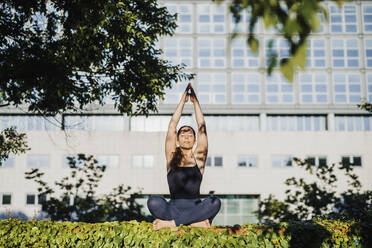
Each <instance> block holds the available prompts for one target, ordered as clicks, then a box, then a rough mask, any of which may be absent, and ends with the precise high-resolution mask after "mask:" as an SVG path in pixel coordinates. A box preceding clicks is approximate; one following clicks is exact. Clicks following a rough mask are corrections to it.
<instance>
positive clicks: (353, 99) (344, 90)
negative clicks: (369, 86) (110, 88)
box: [333, 73, 361, 103]
mask: <svg viewBox="0 0 372 248" xmlns="http://www.w3.org/2000/svg"><path fill="white" fill-rule="evenodd" d="M333 83H334V88H333V89H334V103H360V100H361V81H360V74H355V73H350V74H346V73H335V74H333Z"/></svg>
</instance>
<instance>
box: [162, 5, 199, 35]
mask: <svg viewBox="0 0 372 248" xmlns="http://www.w3.org/2000/svg"><path fill="white" fill-rule="evenodd" d="M166 7H167V9H168V11H169V13H171V14H175V13H177V15H178V18H177V26H178V27H177V29H176V30H175V32H176V33H192V13H193V12H192V5H191V4H167V5H166Z"/></svg>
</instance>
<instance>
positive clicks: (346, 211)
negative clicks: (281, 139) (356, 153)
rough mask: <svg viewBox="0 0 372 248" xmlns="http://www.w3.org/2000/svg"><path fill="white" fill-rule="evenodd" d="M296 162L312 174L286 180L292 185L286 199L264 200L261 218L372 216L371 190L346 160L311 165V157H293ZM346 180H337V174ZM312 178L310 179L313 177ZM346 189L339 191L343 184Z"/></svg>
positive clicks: (303, 218)
mask: <svg viewBox="0 0 372 248" xmlns="http://www.w3.org/2000/svg"><path fill="white" fill-rule="evenodd" d="M294 161H295V162H296V165H297V166H298V167H300V168H302V169H304V170H305V171H306V172H307V173H308V174H309V176H310V177H307V179H304V178H295V177H291V178H288V179H287V180H286V181H285V184H286V185H287V186H289V188H288V189H287V190H286V192H285V195H286V197H285V199H284V201H279V200H278V199H276V198H275V197H274V196H273V195H269V197H268V198H266V199H264V200H262V201H261V202H260V203H259V208H258V210H257V211H256V214H257V216H258V218H259V220H260V221H264V222H270V221H293V220H296V221H297V220H308V219H312V218H314V217H318V216H322V215H323V216H324V215H326V216H327V217H328V218H334V219H336V218H347V219H356V220H365V219H367V218H369V219H370V220H371V221H372V219H371V217H372V212H371V209H372V191H370V190H366V191H363V190H362V184H361V183H360V181H359V179H358V176H357V175H356V174H354V173H353V167H352V166H351V165H350V164H349V163H347V162H340V163H338V164H336V163H333V164H331V165H326V164H324V165H318V166H314V165H312V164H311V163H310V162H309V161H308V160H301V159H299V158H294ZM341 173H342V175H341V176H342V177H343V178H345V179H346V180H345V181H344V180H343V179H342V180H341V181H340V182H339V183H338V181H339V180H338V178H337V177H338V176H340V174H341ZM310 178H311V179H310ZM345 183H347V186H348V187H347V189H346V190H345V191H343V192H341V193H338V192H337V191H338V190H337V188H338V187H339V186H340V184H343V185H345Z"/></svg>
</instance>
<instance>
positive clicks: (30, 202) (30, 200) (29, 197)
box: [26, 194, 36, 205]
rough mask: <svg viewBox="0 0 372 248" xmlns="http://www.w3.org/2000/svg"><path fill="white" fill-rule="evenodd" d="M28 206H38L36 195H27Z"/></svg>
mask: <svg viewBox="0 0 372 248" xmlns="http://www.w3.org/2000/svg"><path fill="white" fill-rule="evenodd" d="M26 204H27V205H35V204H36V197H35V195H34V194H27V196H26Z"/></svg>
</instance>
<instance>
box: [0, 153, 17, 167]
mask: <svg viewBox="0 0 372 248" xmlns="http://www.w3.org/2000/svg"><path fill="white" fill-rule="evenodd" d="M6 167H14V156H13V155H9V157H8V158H7V159H6V160H5V161H4V160H2V161H0V168H6Z"/></svg>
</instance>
